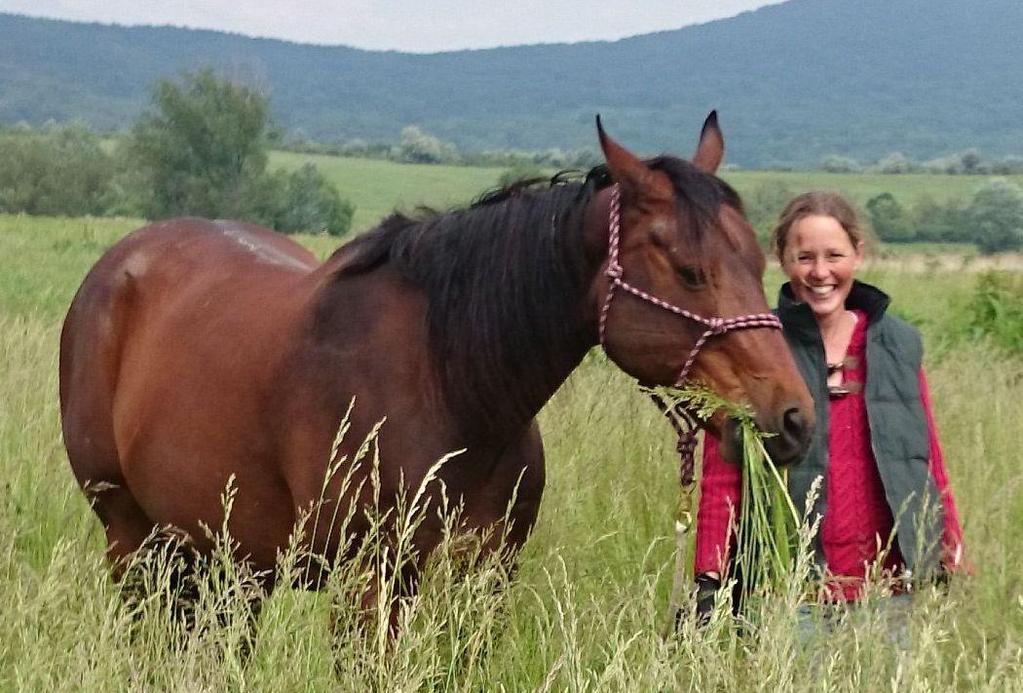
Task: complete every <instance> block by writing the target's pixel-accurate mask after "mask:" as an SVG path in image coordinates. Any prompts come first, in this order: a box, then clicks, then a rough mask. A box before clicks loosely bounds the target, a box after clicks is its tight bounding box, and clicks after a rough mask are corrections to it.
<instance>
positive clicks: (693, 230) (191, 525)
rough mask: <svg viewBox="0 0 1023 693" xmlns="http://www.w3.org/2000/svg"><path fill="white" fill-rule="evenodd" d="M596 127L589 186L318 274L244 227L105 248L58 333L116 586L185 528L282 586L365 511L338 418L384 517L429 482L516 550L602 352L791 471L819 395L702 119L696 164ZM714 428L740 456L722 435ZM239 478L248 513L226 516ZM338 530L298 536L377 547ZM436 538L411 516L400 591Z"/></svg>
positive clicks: (368, 248)
mask: <svg viewBox="0 0 1023 693" xmlns="http://www.w3.org/2000/svg"><path fill="white" fill-rule="evenodd" d="M597 131H598V137H599V142H600V146H601V149H602V151H603V154H604V159H605V162H606V163H604V164H601V165H600V166H597V167H595V168H594V169H593V170H592V171H590V172H589V174H588V175H586V176H585V178H583V177H581V176H580V177H577V178H576V179H573V180H568V179H566V178H564V177H560V178H557V180H552V181H551V182H550V184H549V185H547V186H538V185H534V186H512V187H509V188H506V189H504V190H501V191H497V192H494V193H492V194H489V195H485V196H484V197H482V198H481V199H480V200H478V201H477V202H476V203H474V204H472V205H471V206H468V207H466V208H461V209H454V210H449V211H446V212H432V211H422V212H420V213H418V214H417V215H410V216H406V215H403V214H400V213H394V214H392V215H391V216H389V217H387V218H386V219H384V220H383V221H382V223H380V224H379V225H378V226H377V227H375V228H374V229H372V230H370V231H368V232H366V233H364V234H362V235H360V236H359V237H357V238H355V239H354V240H351V241H349V242H348V243H346V244H344V245H342V246H341V247H340V248H339V249H338V250H336V251H335V252H334V253H333V254H332V255H331V256H330V257H329V258H328V259H327V260H326V261H324V262H322V263H320V262H318V261H317V260H316V258H315V257H314V256H313V255H312V254H311V253H310V252H309V251H308V250H306V249H304V248H303V247H302V246H300V245H299V244H298V243H296V242H295V241H293V240H291V239H289V238H287V237H285V236H283V235H278V234H277V233H274V232H272V231H270V230H267V229H264V228H260V227H257V226H254V225H252V224H248V223H243V222H237V221H212V220H206V219H198V218H181V219H171V220H166V221H158V222H155V223H152V224H150V225H148V226H145V227H143V228H141V229H139V230H136V231H134V232H132V233H130V234H128V235H127V236H125V237H124V238H123V239H122V240H120V241H119V242H117V243H116V244H115V245H113V246H112V247H111V248H110V249H109V250H108V251H107V252H106V253H105V254H104V255H103V256H102V257H101V258H100V259H99V260H98V261H97V262H96V264H95V265H94V266H93V267H92V268H91V270H90V271H89V272H88V274H87V275H86V277H85V279H84V281H83V283H82V285H81V287H80V288H79V290H78V292H77V294H76V295H75V297H74V299H73V301H72V303H71V305H70V308H69V310H68V313H67V317H66V319H65V321H64V324H63V329H62V332H61V338H60V408H61V423H62V430H63V437H64V443H65V446H66V448H67V454H68V458H69V460H70V464H71V468H72V470H73V472H74V475H75V477H76V479H77V481H78V483H79V485H80V486H81V487H82V489H83V491H84V492H85V494H86V495H87V497H88V499H89V500H90V502H91V507H92V508H93V510H94V512H95V513H96V515H97V516H98V518H99V520H100V521H101V523H102V525H103V528H104V530H105V533H106V542H107V549H106V553H107V557H108V559H109V562H110V564H111V570H112V575H113V578H114V579H115V580H120V579H121V578H122V577H123V575H124V571H125V566H126V565H128V563H129V562H130V559H131V558H132V557H133V556H134V555H136V553H137V552H139V551H140V550H141V548H142V547H143V546H144V544H145V542H146V541H147V537H150V536H151V534H152V532H153V531H154V528H159V527H173V528H176V530H177V531H179V532H182V533H184V536H186V537H187V540H188V542H189V544H190V546H191V548H192V550H193V551H195V552H197V554H200V555H201V554H203V553H207V554H208V553H209V552H211V551H212V550H213V546H214V544H213V539H212V538H211V537H210V536H208V533H206V534H204V532H203V528H204V527H217V526H220V523H221V522H222V521H226V522H227V523H228V527H229V530H230V535H231V538H232V540H233V541H234V542H235V544H234V546H235V551H236V553H235V555H237V556H239V557H242V559H243V560H244V561H246V563H247V564H249V565H251V566H252V567H253V568H254V569H256V570H258V571H261V572H262V574H268V575H270V576H271V577H270V578H269V579H268V587H267V589H268V590H270V589H272V588H273V585H274V584H275V583H276V580H277V577H276V576H274V570H275V568H276V561H277V559H278V555H279V553H280V552H281V551H282V550H283V549H284V548H285V547H286V546H288V543H289V540H290V539H291V538H292V534H293V532H295V531H296V527H297V526H298V524H299V520H300V518H301V517H302V515H303V513H304V512H307V511H308V509H309V508H310V507H311V506H312V505H314V504H316V503H317V502H321V503H323V502H326V503H328V504H329V503H333V504H334V505H335V506H336V507H339V506H341V505H344V506H345V507H348V508H360V507H363V506H364V505H366V504H369V503H371V502H372V500H371V499H370V498H369V497H368V495H367V494H369V493H370V491H369V490H368V486H366V485H365V484H355V485H351V486H344V487H343V486H342V485H341V484H340V481H339V480H338V479H335V478H331V477H329V476H328V463H329V458H330V457H331V451H332V446H333V445H335V443H336V433H337V428H338V421H339V420H340V418H341V416H342V415H343V414H345V412H349V413H350V418H349V420H348V426H349V427H350V435H348V436H346V437H345V439H344V440H343V441H341V442H340V450H339V451H336V452H339V453H340V454H341V456H342V457H343V458H346V459H354V458H355V456H356V455H357V454H358V450H357V449H356V448H357V446H358V445H359V442H358V441H361V440H362V439H363V434H366V433H367V432H369V431H372V430H373V429H374V427H375V426H378V425H379V427H380V428H379V438H378V446H379V462H378V469H377V471H375V472H374V473H375V474H377V475H378V477H379V478H377V479H376V480H375V488H376V490H375V491H374V492H373V493H375V494H376V501H375V502H376V503H378V504H379V505H381V506H383V509H384V510H386V509H388V508H389V507H393V506H394V505H395V504H396V503H398V498H399V497H400V496H401V495H402V494H403V493H406V492H408V491H409V490H410V489H412V490H414V489H416V488H418V487H419V485H420V484H421V483H423V482H424V480H425V479H426V478H427V475H428V474H430V473H433V472H431V470H436V477H437V480H439V481H440V482H442V483H443V484H444V486H445V488H446V492H447V494H448V496H449V497H450V498H452V499H455V500H456V501H457V502H458V503H459V504H460V506H461V508H462V513H463V514H462V521H461V524H460V527H461V528H462V530H463V531H465V532H466V533H468V534H472V533H484V532H487V531H491V530H497V531H496V534H500V535H501V536H502V541H503V542H504V546H505V548H504V549H502V550H508V552H509V554H510V555H512V556H514V553H515V551H517V550H518V548H519V547H521V546H522V544H523V542H525V541H526V539H527V537H528V535H529V533H530V530H531V528H532V527H533V524H534V521H535V519H536V516H537V512H538V509H539V505H540V499H541V495H542V493H543V489H544V474H545V471H544V451H543V446H542V442H541V438H540V432H539V430H538V427H537V423H536V416H537V414H538V412H539V411H540V409H541V407H542V406H543V405H544V403H545V402H547V400H548V399H549V398H550V397H551V396H552V395H553V393H554V392H555V390H557V389H558V387H559V386H560V385H561V383H562V382H564V381H565V380H566V378H567V377H568V376H569V374H570V373H571V372H572V371H573V369H575V368H576V366H578V365H579V364H580V362H581V361H582V359H583V357H584V356H585V355H586V354H587V352H588V351H590V350H591V348H593V347H594V346H596V345H597V344H598V343H601V344H602V345H603V348H604V350H605V351H606V353H607V356H608V357H609V359H610V360H611V361H612V362H613V363H614V364H616V365H617V366H618V367H620V368H621V369H623V370H624V371H625V372H626V373H628V374H630V375H631V376H633V377H634V378H636V379H637V380H638V381H640V382H641V383H645V384H650V385H657V384H664V385H670V384H674V383H676V381H677V376H678V375H679V372H680V370H681V369H682V367H683V365H684V366H685V368H686V370H687V371H688V374H687V375H688V377H690V378H693V379H697V380H699V381H701V382H702V383H704V384H706V385H707V386H708V387H710V388H711V389H712V390H713V391H715V392H716V393H717V394H719V395H720V396H722V397H725V398H727V399H729V400H733V401H742V402H746V403H748V405H749V407H750V408H751V410H752V412H753V414H754V416H755V419H756V421H757V422H758V424H759V425H760V427H761V428H762V429H763V430H764V431H766V432H767V433H769V434H771V435H770V437H769V438H768V439H767V445H768V446H769V448H770V452H771V454H772V456H773V458H774V459H775V460H776V461H777V462H779V463H782V464H784V463H787V462H791V461H793V460H796V459H798V458H799V457H800V456H801V455H802V454H803V453H804V451H805V449H806V447H807V445H808V441H809V438H810V435H811V431H812V427H813V424H814V422H813V403H812V401H811V398H810V394H809V393H808V391H807V389H806V386H805V385H804V383H803V380H802V378H801V377H800V375H799V372H798V371H797V370H796V366H795V364H794V362H793V359H792V356H791V354H790V352H789V351H788V348H787V346H786V344H785V342H784V339H783V337H782V335H781V332H780V330H778V329H772V328H774V327H777V325H775V324H774V323H773V322H771V319H772V316H770V314H769V313H767V311H768V305H767V302H766V299H765V296H764V290H763V286H762V280H763V273H764V267H765V261H764V257H763V253H762V251H761V250H760V248H759V246H758V245H757V243H756V240H755V237H754V233H753V230H752V228H751V226H750V224H749V222H748V221H747V219H746V218H745V216H744V213H743V209H742V204H741V201H740V198H739V196H738V195H737V194H736V193H735V191H734V190H733V189H732V188H731V187H729V186H728V185H727V184H726V183H725V182H724V181H722V180H721V179H720V178H718V177H717V176H716V175H715V171H716V169H717V167H718V165H719V164H720V162H721V159H722V156H723V153H724V139H723V136H722V134H721V130H720V128H719V126H718V124H717V118H716V114H715V113H711V115H710V116H709V117H708V118H707V121H706V122H705V124H704V127H703V130H702V132H701V135H700V138H699V144H698V147H697V150H696V153H695V155H694V157H693V158H692V160H691V161H686V160H684V159H681V158H677V157H673V156H668V155H664V156H660V157H657V158H654V159H650V160H646V161H644V160H641V159H640V158H638V157H637V156H636V155H634V154H633V153H632V152H630V151H628V150H627V149H626V148H625V147H623V146H622V145H620V144H618V143H617V142H616V141H615V140H614V139H612V138H611V137H610V136H609V135H607V133H606V132H605V131H604V129H603V126H602V124H601V123H600V121H599V119H598V122H597ZM609 247H610V250H609ZM625 279H627V280H628V281H627V282H626V281H624V280H625ZM623 287H624V289H623ZM616 290H617V295H616V297H615V298H614V301H612V300H611V299H612V296H614V295H615V292H616ZM666 308H667V309H666ZM764 314H767V317H764ZM701 316H712V317H710V318H706V317H701ZM734 316H753V317H754V318H757V317H758V316H759V318H758V319H759V320H760V322H759V323H757V322H756V321H754V323H752V324H749V325H746V324H742V325H736V324H732V323H734V320H732V321H731V322H729V320H728V319H727V318H728V317H733V318H734ZM708 325H709V327H708ZM729 328H734V329H729ZM353 398H354V401H355V402H356V404H355V405H354V407H353V406H351V403H352V401H353ZM380 422H383V423H382V424H381V423H380ZM706 425H707V427H708V428H709V429H710V430H712V431H713V432H714V433H715V434H717V435H718V436H720V437H721V438H722V439H723V441H724V443H723V446H724V449H725V454H726V455H728V456H730V457H732V458H733V459H734V458H736V456H737V455H738V452H737V450H736V447H737V446H736V441H735V440H734V439H735V435H734V431H735V430H736V426H735V424H734V422H733V421H731V420H730V419H728V418H727V417H725V416H723V415H722V416H718V415H715V416H714V417H711V419H710V420H709V421H708V422H707V423H706ZM456 450H458V451H461V454H459V455H457V456H455V457H452V458H450V459H448V460H447V461H446V463H445V464H444V465H443V466H441V467H440V468H439V469H436V467H435V466H434V465H435V463H436V461H437V460H439V459H441V458H444V457H445V455H446V454H447V453H449V452H451V451H456ZM345 456H347V457H345ZM365 473H366V474H368V473H369V472H365ZM360 474H362V472H360ZM229 481H231V482H233V483H234V484H235V487H236V494H237V495H236V497H235V499H234V502H233V507H232V511H231V513H230V516H229V518H227V519H226V520H225V509H224V503H223V499H222V493H223V491H224V489H225V487H226V485H227V484H228V483H229ZM353 489H354V490H353ZM429 502H431V503H436V502H438V501H437V500H436V498H432V499H431V500H430V501H429ZM328 524H329V523H326V522H324V523H321V524H319V525H317V526H315V527H310V526H309V525H304V528H303V529H302V530H301V532H300V533H299V534H300V536H299V541H300V544H301V546H302V547H303V548H304V549H305V550H307V551H310V552H315V553H316V554H317V555H322V556H324V557H325V558H326V559H327V560H331V561H340V562H343V561H344V560H346V556H347V554H346V553H345V552H346V551H348V547H350V546H351V545H352V541H351V540H352V539H353V538H355V539H358V537H360V536H361V535H364V534H366V533H367V532H371V531H386V530H382V529H381V525H374V524H373V523H372V522H370V520H369V519H367V517H366V514H365V513H363V514H360V513H359V512H356V513H354V514H353V515H351V518H350V522H349V523H348V524H347V526H346V527H347V528H346V530H345V531H346V532H347V536H345V537H339V536H331V529H330V527H329V526H328ZM374 528H376V529H374ZM442 534H443V528H442V526H441V520H439V519H438V517H437V514H436V513H425V514H424V515H423V520H422V523H421V524H420V525H419V526H418V527H417V529H416V531H415V536H414V544H415V546H414V548H415V551H416V555H417V556H418V557H419V558H418V559H417V563H416V564H415V565H414V566H413V567H412V569H411V570H412V572H413V574H414V573H415V572H416V571H418V570H420V569H421V568H422V566H423V564H424V563H423V562H424V561H426V560H427V559H428V557H429V556H430V554H431V552H432V551H433V550H434V549H435V548H436V547H437V546H438V545H439V543H440V542H441V539H442ZM390 539H392V540H393V537H392V538H390ZM487 550H488V551H489V550H497V549H496V548H495V547H490V548H487ZM242 559H240V560H242ZM512 560H514V559H512ZM320 584H321V583H316V584H312V585H306V586H307V587H311V588H316V587H318V586H319V585H320ZM377 587H379V586H376V587H374V585H372V584H371V585H369V586H367V588H366V593H365V595H364V597H363V603H364V605H368V604H372V603H373V599H375V598H376V593H375V591H374V590H375V589H376V588H377ZM367 608H368V607H367Z"/></svg>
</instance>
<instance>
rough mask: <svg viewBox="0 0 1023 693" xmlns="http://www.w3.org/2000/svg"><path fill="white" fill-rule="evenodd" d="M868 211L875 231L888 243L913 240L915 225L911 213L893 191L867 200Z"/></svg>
mask: <svg viewBox="0 0 1023 693" xmlns="http://www.w3.org/2000/svg"><path fill="white" fill-rule="evenodd" d="M867 213H868V214H869V215H870V225H871V226H873V227H874V233H876V234H877V237H878V238H880V239H881V240H882V241H886V242H888V243H907V242H909V241H912V240H913V236H914V233H913V227H912V224H911V223H910V218H909V215H908V214H907V213H906V210H905V208H904V207H903V206H902V205H901V204H899V201H898V200H896V199H895V198H894V197H892V194H891V193H887V192H883V193H881V194H880V195H876V196H874V197H872V198H870V199H869V200H868V201H867Z"/></svg>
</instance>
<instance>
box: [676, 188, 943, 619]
mask: <svg viewBox="0 0 1023 693" xmlns="http://www.w3.org/2000/svg"><path fill="white" fill-rule="evenodd" d="M773 240H774V247H775V252H776V253H777V256H778V259H779V260H780V262H781V266H782V269H783V271H784V272H785V274H786V275H787V276H788V279H789V281H788V282H787V283H786V284H785V285H784V286H782V289H781V294H780V297H779V305H778V310H777V313H778V316H779V317H780V318H781V321H782V324H783V326H784V331H785V337H786V340H787V341H788V343H789V346H790V347H791V349H792V351H793V355H794V356H795V358H796V363H797V364H798V365H799V369H800V371H801V372H802V374H803V378H804V379H805V380H806V383H807V386H808V387H809V388H810V392H811V393H812V394H813V396H814V401H815V407H816V414H817V429H816V431H815V434H814V438H813V441H812V443H811V446H810V449H809V451H808V453H807V455H806V457H805V458H804V459H803V460H802V461H801V462H800V463H799V464H797V465H795V466H794V467H792V468H791V469H790V471H789V477H788V478H789V493H790V494H791V496H792V500H793V502H794V503H795V505H796V507H797V508H799V509H803V508H804V507H805V503H806V500H807V495H808V493H809V491H810V487H811V485H812V484H813V482H814V480H815V479H816V478H817V477H821V478H822V479H823V480H824V483H823V484H822V485H821V487H820V491H819V496H818V498H817V500H816V503H815V505H814V508H813V513H815V514H819V515H820V516H821V517H822V518H823V520H822V523H821V528H820V531H819V533H818V536H817V538H816V542H815V546H814V551H815V559H816V564H817V567H818V568H819V569H820V571H821V574H822V575H823V576H824V578H825V582H824V584H825V586H826V594H825V598H826V599H828V600H834V601H839V602H847V601H855V600H856V599H857V598H858V597H859V596H860V594H861V591H862V588H863V584H864V579H865V577H866V576H867V575H868V574H873V573H874V571H876V570H877V569H878V568H880V569H881V570H882V571H883V572H884V573H886V574H887V575H888V576H890V577H892V578H894V579H896V580H897V583H896V584H897V585H898V584H901V585H903V586H904V587H908V586H909V583H908V580H909V579H910V578H916V577H920V578H928V577H934V576H936V575H938V574H940V573H942V572H943V571H953V570H956V569H957V568H958V567H959V565H960V563H961V561H962V530H961V528H960V525H959V518H958V514H957V512H956V507H955V503H954V501H953V499H952V494H951V491H950V490H949V487H948V476H947V474H946V471H945V463H944V460H943V458H942V452H941V447H940V446H939V444H938V436H937V430H936V429H935V425H934V418H933V416H932V414H931V406H930V396H929V394H928V390H927V381H926V379H925V377H924V372H923V369H922V367H921V357H922V346H921V340H920V335H919V333H918V332H917V331H916V330H915V329H914V328H913V327H911V326H910V325H908V324H906V323H905V322H903V321H901V320H899V319H898V318H895V317H893V316H891V315H888V314H887V312H886V309H887V308H888V303H889V298H888V296H887V295H886V294H884V293H883V292H882V291H880V290H879V289H877V288H875V287H873V286H870V285H868V284H864V283H862V282H859V281H857V280H856V279H855V274H856V271H857V269H859V267H860V264H861V263H862V261H863V252H864V234H863V231H862V230H861V229H860V227H859V225H858V223H857V219H856V213H855V212H854V211H853V209H852V207H851V206H850V205H849V204H848V203H847V202H846V201H845V200H844V199H842V197H841V196H839V195H837V194H834V193H828V192H809V193H805V194H803V195H799V196H798V197H796V198H795V199H793V200H792V201H791V202H790V203H789V204H788V206H787V207H786V208H785V210H784V211H783V212H782V215H781V218H780V220H779V222H778V225H777V227H776V228H775V231H774V239H773ZM739 494H740V470H739V467H738V466H737V465H733V464H729V463H727V462H725V461H724V460H723V459H722V458H721V456H720V454H719V451H718V445H717V441H715V440H714V439H713V438H711V437H710V436H708V437H707V440H706V442H705V446H704V459H703V477H702V480H701V497H700V508H699V515H698V525H697V535H696V559H695V562H696V565H695V573H696V575H697V584H698V593H699V594H698V610H699V611H700V613H701V615H703V616H705V615H706V613H707V612H708V611H709V609H710V608H711V607H712V606H713V594H714V591H715V590H716V589H717V588H718V587H720V584H721V575H722V574H723V573H724V572H725V571H726V569H727V562H728V556H729V542H730V538H731V537H733V536H734V534H730V532H729V526H730V524H731V525H732V526H733V527H734V519H733V518H735V517H737V516H738V512H737V511H738V505H739V502H740V499H739ZM811 517H813V514H812V515H811ZM889 542H890V543H889ZM889 546H890V548H889Z"/></svg>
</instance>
